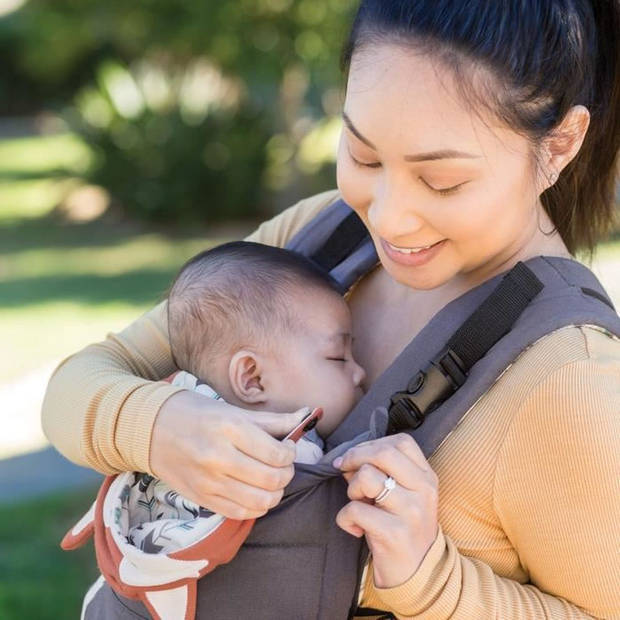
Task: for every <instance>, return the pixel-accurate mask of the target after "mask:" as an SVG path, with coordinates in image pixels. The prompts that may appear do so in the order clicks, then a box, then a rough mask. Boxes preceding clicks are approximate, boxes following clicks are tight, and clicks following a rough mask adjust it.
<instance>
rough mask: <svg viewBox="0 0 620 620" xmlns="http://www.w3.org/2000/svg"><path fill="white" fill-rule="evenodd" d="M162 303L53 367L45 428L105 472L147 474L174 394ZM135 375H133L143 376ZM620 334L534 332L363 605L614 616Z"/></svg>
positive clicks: (269, 234) (454, 446)
mask: <svg viewBox="0 0 620 620" xmlns="http://www.w3.org/2000/svg"><path fill="white" fill-rule="evenodd" d="M336 196H337V194H336V193H335V192H328V193H325V194H321V195H319V196H315V197H313V198H310V199H307V200H304V201H302V202H300V203H299V204H297V205H295V206H294V207H292V208H290V209H288V210H287V211H285V212H284V213H282V214H281V215H280V216H278V217H276V218H274V219H273V220H271V221H270V222H266V223H265V224H263V225H262V226H261V227H260V228H259V229H258V230H257V231H256V232H255V233H254V234H253V235H251V237H250V239H251V240H254V241H260V242H263V243H269V244H273V245H284V244H285V243H286V241H287V240H288V239H289V238H290V237H291V236H292V235H293V234H294V233H295V232H296V231H297V230H299V229H300V228H301V227H302V226H303V225H304V224H305V223H306V222H307V221H309V220H310V219H311V218H312V217H313V216H314V215H315V214H316V213H317V212H318V211H320V210H321V209H322V208H324V207H325V206H326V205H327V204H329V203H330V202H332V201H333V200H334V199H335V197H336ZM173 370H174V365H173V362H172V358H171V355H170V348H169V344H168V336H167V325H166V317H165V306H164V304H160V305H159V306H157V307H156V308H154V309H153V310H152V311H150V312H148V313H147V314H146V315H144V316H143V317H141V318H140V319H138V320H137V321H136V322H134V323H133V324H132V325H130V326H129V327H127V328H126V329H125V330H124V331H122V332H121V333H119V334H116V335H110V336H108V338H107V339H106V340H105V341H104V342H102V343H98V344H94V345H91V346H89V347H87V348H86V349H84V350H83V351H81V352H79V353H77V354H76V355H74V356H72V357H70V358H68V359H67V360H65V361H64V362H63V363H62V364H61V365H60V366H59V368H58V369H57V370H56V372H55V374H54V376H53V378H52V380H51V382H50V385H49V388H48V392H47V395H46V398H45V402H44V406H43V413H42V424H43V429H44V431H45V433H46V435H47V437H48V438H49V439H50V441H51V442H52V443H53V444H54V445H55V446H56V448H57V449H58V450H59V451H60V452H61V453H62V454H64V455H65V456H66V457H67V458H69V459H71V460H72V461H74V462H76V463H79V464H81V465H85V466H88V467H92V468H93V469H96V470H98V471H100V472H102V473H115V472H118V471H128V470H138V471H150V466H149V446H150V440H151V431H152V426H153V422H154V419H155V416H156V415H157V412H158V410H159V407H160V406H161V405H162V403H163V402H164V401H165V400H166V399H167V398H169V397H170V396H171V395H172V394H174V393H175V392H176V391H178V389H179V388H175V387H172V386H170V385H169V384H164V383H159V382H155V383H154V382H153V381H157V380H158V379H161V378H162V377H165V376H167V375H169V374H170V373H171V372H173ZM141 377H143V378H141ZM619 414H620V343H619V342H618V341H617V340H616V339H614V338H612V337H611V336H610V335H609V334H606V333H604V332H602V331H601V330H599V329H597V328H594V327H589V326H581V327H568V328H564V329H561V330H558V331H556V332H554V333H552V334H550V335H548V336H546V337H545V338H543V339H541V340H540V341H538V342H537V343H536V344H534V345H533V346H532V347H530V348H529V349H528V350H527V351H525V352H524V353H522V354H521V356H520V357H519V358H518V359H517V360H516V361H515V362H514V363H513V364H512V366H511V367H510V368H509V369H507V370H506V371H505V372H504V374H503V375H502V376H501V377H500V378H499V379H498V381H497V382H496V383H495V384H494V386H493V387H492V388H491V389H490V390H489V391H488V392H487V393H486V394H485V395H484V396H483V397H482V398H481V399H480V400H479V401H478V402H477V403H476V404H475V405H474V406H473V407H472V408H471V409H470V411H469V412H468V413H467V414H466V416H465V417H464V418H463V420H462V421H461V423H460V424H459V425H458V426H457V428H456V429H455V430H454V431H453V432H452V433H451V435H450V436H449V437H448V438H447V439H446V440H445V441H444V443H443V444H442V445H441V446H440V447H439V448H438V449H437V451H436V452H435V453H434V454H433V456H432V457H431V458H430V459H429V462H430V464H431V465H432V467H433V469H434V470H435V472H436V473H437V475H438V477H439V492H440V496H439V523H440V529H439V534H438V537H437V539H436V541H435V542H434V544H433V546H432V547H431V549H430V550H429V552H428V553H427V555H426V557H425V559H424V561H423V563H422V565H421V566H420V567H419V569H418V570H417V571H416V573H415V575H413V576H412V577H411V578H410V579H409V581H407V582H406V583H404V584H402V585H401V586H398V587H396V588H391V589H385V590H382V589H378V588H375V587H374V585H373V582H372V566H370V568H369V570H368V571H367V578H366V580H365V583H364V584H363V590H362V602H363V604H364V605H365V606H368V607H374V608H380V609H385V610H390V611H392V612H393V613H395V614H396V615H397V616H398V617H402V618H424V619H428V620H440V619H441V620H443V619H445V618H457V619H463V620H476V619H479V618H480V619H482V618H497V619H510V618H514V619H532V620H539V619H542V618H558V619H559V618H588V617H596V618H618V619H620V578H619V576H620V459H619V454H620V451H619V446H620V415H619Z"/></svg>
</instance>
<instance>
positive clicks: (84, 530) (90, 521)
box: [60, 500, 97, 551]
mask: <svg viewBox="0 0 620 620" xmlns="http://www.w3.org/2000/svg"><path fill="white" fill-rule="evenodd" d="M96 504H97V501H96V500H95V501H94V502H93V505H92V506H91V507H90V509H89V510H88V512H87V513H86V514H85V515H84V516H83V517H82V518H81V519H80V520H79V521H78V522H77V523H76V524H75V525H74V526H73V527H72V528H71V529H70V530H69V531H68V532H67V533H66V534H65V536H64V538H63V539H62V541H61V543H60V546H61V547H62V548H63V549H64V550H65V551H71V550H72V549H77V548H78V547H81V546H82V545H83V544H84V543H85V542H86V541H87V540H88V539H89V538H90V537H91V536H92V535H93V533H94V531H95V506H96Z"/></svg>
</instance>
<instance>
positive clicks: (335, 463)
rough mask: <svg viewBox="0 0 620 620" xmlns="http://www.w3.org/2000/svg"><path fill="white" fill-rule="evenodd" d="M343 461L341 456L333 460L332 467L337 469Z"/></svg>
mask: <svg viewBox="0 0 620 620" xmlns="http://www.w3.org/2000/svg"><path fill="white" fill-rule="evenodd" d="M343 460H344V459H343V458H342V457H341V456H339V457H337V458H335V459H334V460H333V462H332V465H333V466H334V467H335V468H336V469H337V468H339V467H340V466H341V465H342V461H343Z"/></svg>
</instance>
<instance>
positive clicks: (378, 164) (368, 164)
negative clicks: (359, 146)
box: [349, 151, 381, 168]
mask: <svg viewBox="0 0 620 620" xmlns="http://www.w3.org/2000/svg"><path fill="white" fill-rule="evenodd" d="M349 157H350V158H351V161H352V162H353V163H354V164H355V165H356V166H358V167H360V168H381V162H379V161H373V162H364V161H360V160H359V159H357V158H355V157H354V156H353V153H351V151H349Z"/></svg>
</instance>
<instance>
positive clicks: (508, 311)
mask: <svg viewBox="0 0 620 620" xmlns="http://www.w3.org/2000/svg"><path fill="white" fill-rule="evenodd" d="M542 288H543V285H542V284H541V282H540V280H539V279H538V278H537V277H536V276H535V275H534V273H533V272H532V271H531V270H530V269H529V268H528V267H526V266H525V265H524V264H523V263H517V264H516V265H515V266H514V267H513V268H512V269H511V270H510V271H509V272H508V273H507V274H506V276H505V277H504V278H503V279H502V281H501V282H500V283H499V285H498V286H497V288H496V289H495V290H494V291H493V292H492V293H491V294H490V295H489V296H488V297H487V298H486V299H485V300H484V301H483V302H482V304H480V306H479V307H478V308H477V309H476V310H475V311H474V313H473V314H472V315H471V316H470V317H469V318H468V319H467V320H466V321H465V323H463V325H461V327H459V328H458V329H457V330H456V332H454V334H453V335H452V338H450V340H448V343H447V347H448V348H449V349H452V351H454V352H455V353H456V354H457V355H458V357H459V359H460V360H461V362H462V363H463V370H464V371H465V372H466V373H467V372H469V369H470V368H471V367H472V366H473V365H474V364H475V363H476V362H477V361H478V360H479V359H481V358H482V357H483V356H484V355H486V354H487V351H488V350H489V349H490V348H491V347H492V346H493V345H494V344H495V343H496V342H498V341H499V340H500V339H501V338H502V337H504V336H505V335H506V334H507V333H508V332H509V331H510V330H511V329H512V326H513V325H514V324H515V322H516V321H517V319H518V318H519V317H520V316H521V314H522V313H523V311H524V310H525V309H526V308H527V306H528V305H529V303H530V301H532V299H534V297H536V295H538V293H540V291H541V290H542Z"/></svg>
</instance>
